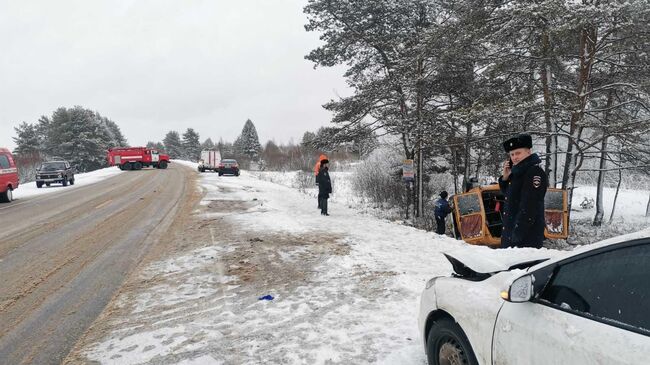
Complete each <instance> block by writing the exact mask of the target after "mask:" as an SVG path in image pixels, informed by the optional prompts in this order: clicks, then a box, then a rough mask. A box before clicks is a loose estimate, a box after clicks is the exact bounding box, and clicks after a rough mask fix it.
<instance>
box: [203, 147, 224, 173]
mask: <svg viewBox="0 0 650 365" xmlns="http://www.w3.org/2000/svg"><path fill="white" fill-rule="evenodd" d="M220 163H221V152H220V151H214V150H206V151H201V159H200V160H199V166H198V169H199V172H205V171H214V172H219V164H220Z"/></svg>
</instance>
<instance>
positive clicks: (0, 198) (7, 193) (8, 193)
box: [0, 188, 14, 203]
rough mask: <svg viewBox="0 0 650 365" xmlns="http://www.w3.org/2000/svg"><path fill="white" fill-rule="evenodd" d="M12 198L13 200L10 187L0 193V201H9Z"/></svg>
mask: <svg viewBox="0 0 650 365" xmlns="http://www.w3.org/2000/svg"><path fill="white" fill-rule="evenodd" d="M12 200H14V193H13V191H12V190H11V188H7V191H5V192H4V193H0V202H2V203H11V201H12Z"/></svg>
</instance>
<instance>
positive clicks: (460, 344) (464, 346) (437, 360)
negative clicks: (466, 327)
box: [427, 318, 478, 365]
mask: <svg viewBox="0 0 650 365" xmlns="http://www.w3.org/2000/svg"><path fill="white" fill-rule="evenodd" d="M427 359H428V361H429V365H443V364H467V365H478V361H477V360H476V356H475V355H474V350H472V346H471V345H470V344H469V340H468V339H467V336H466V335H465V332H463V329H462V328H460V326H459V325H458V324H457V323H456V322H454V321H453V320H451V319H448V318H442V319H440V320H436V321H435V322H433V324H432V325H431V329H430V330H429V334H428V336H427Z"/></svg>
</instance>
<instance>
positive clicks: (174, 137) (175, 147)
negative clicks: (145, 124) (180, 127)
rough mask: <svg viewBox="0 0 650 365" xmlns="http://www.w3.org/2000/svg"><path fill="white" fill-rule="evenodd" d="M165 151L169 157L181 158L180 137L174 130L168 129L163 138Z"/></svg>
mask: <svg viewBox="0 0 650 365" xmlns="http://www.w3.org/2000/svg"><path fill="white" fill-rule="evenodd" d="M163 144H164V145H165V151H166V152H167V154H169V157H170V158H181V154H182V151H183V146H182V145H181V137H180V135H179V134H178V132H176V131H169V132H167V134H166V135H165V138H164V139H163Z"/></svg>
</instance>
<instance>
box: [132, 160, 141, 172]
mask: <svg viewBox="0 0 650 365" xmlns="http://www.w3.org/2000/svg"><path fill="white" fill-rule="evenodd" d="M133 169H134V170H142V164H141V163H140V162H136V163H134V164H133Z"/></svg>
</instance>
